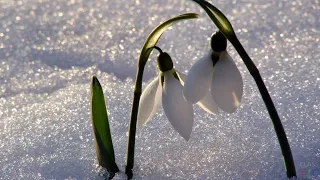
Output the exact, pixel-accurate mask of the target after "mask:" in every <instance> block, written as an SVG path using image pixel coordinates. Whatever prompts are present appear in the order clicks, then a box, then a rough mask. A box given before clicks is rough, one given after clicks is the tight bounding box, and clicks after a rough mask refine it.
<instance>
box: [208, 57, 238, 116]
mask: <svg viewBox="0 0 320 180" xmlns="http://www.w3.org/2000/svg"><path fill="white" fill-rule="evenodd" d="M211 93H212V98H213V99H214V101H215V102H216V103H217V105H218V106H219V108H220V109H222V110H223V111H225V112H227V113H233V112H234V111H235V110H236V109H237V108H238V106H239V105H240V102H241V98H242V93H243V82H242V77H241V74H240V72H239V70H238V68H237V66H236V64H235V63H234V61H233V60H232V58H231V57H230V56H229V54H228V53H227V52H226V51H225V52H222V53H221V55H220V59H219V61H218V62H217V63H216V65H215V67H214V71H213V79H212V86H211Z"/></svg>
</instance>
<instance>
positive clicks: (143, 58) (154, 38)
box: [139, 13, 199, 64]
mask: <svg viewBox="0 0 320 180" xmlns="http://www.w3.org/2000/svg"><path fill="white" fill-rule="evenodd" d="M198 17H199V15H198V14H196V13H186V14H181V15H179V16H176V17H174V18H172V19H169V20H167V21H166V22H164V23H161V24H160V25H159V26H158V27H156V28H155V29H154V30H153V31H152V32H151V33H150V35H149V36H148V38H147V40H146V42H145V43H144V45H143V48H142V51H141V54H140V58H139V64H140V63H142V64H144V63H146V62H147V60H148V58H149V55H150V53H151V51H152V47H153V46H155V45H156V44H157V42H158V41H159V39H160V37H161V35H162V33H163V32H164V31H165V30H166V29H167V28H168V27H170V26H171V25H172V24H174V23H177V22H179V21H181V20H186V19H194V18H198Z"/></svg>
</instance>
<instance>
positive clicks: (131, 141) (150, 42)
mask: <svg viewBox="0 0 320 180" xmlns="http://www.w3.org/2000/svg"><path fill="white" fill-rule="evenodd" d="M197 17H198V14H195V13H187V14H182V15H179V16H176V17H174V18H172V19H169V20H167V21H165V22H163V23H161V24H160V25H159V26H158V27H156V28H155V29H154V30H153V31H152V32H151V33H150V35H149V36H148V38H147V40H146V42H145V43H144V45H143V47H142V51H141V53H140V57H139V62H138V70H137V76H136V82H135V88H134V93H133V104H132V109H131V119H130V125H129V137H128V151H127V166H126V172H125V173H126V174H127V176H128V179H131V178H132V176H133V174H132V168H133V164H134V147H135V138H136V126H137V116H138V109H139V102H140V96H141V92H142V77H143V71H144V67H145V65H146V63H147V60H148V58H149V55H150V53H151V51H152V49H153V48H154V46H155V45H156V44H157V42H158V41H159V39H160V37H161V35H162V33H163V32H164V31H165V30H166V29H167V28H168V27H170V26H171V25H172V24H174V23H176V22H179V21H181V20H185V19H194V18H197Z"/></svg>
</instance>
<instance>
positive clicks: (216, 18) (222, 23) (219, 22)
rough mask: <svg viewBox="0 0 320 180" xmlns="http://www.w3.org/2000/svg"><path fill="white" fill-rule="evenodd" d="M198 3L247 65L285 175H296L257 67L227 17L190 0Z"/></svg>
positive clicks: (216, 9)
mask: <svg viewBox="0 0 320 180" xmlns="http://www.w3.org/2000/svg"><path fill="white" fill-rule="evenodd" d="M192 1H194V2H196V3H197V4H199V5H200V6H201V7H202V8H203V9H204V10H205V11H206V13H207V14H208V16H209V17H210V19H211V20H212V22H213V23H214V24H215V25H216V26H217V27H218V28H219V30H220V31H221V32H222V34H223V35H224V36H225V37H226V38H227V39H228V40H229V41H230V42H231V44H232V45H233V46H234V47H235V49H236V51H237V52H238V53H239V55H240V57H241V58H242V60H243V62H244V63H245V65H246V66H247V68H248V70H249V72H250V74H251V75H252V77H253V78H254V80H255V82H256V84H257V86H258V89H259V91H260V94H261V96H262V99H263V101H264V103H265V105H266V107H267V109H268V112H269V116H270V118H271V120H272V123H273V126H274V129H275V131H276V134H277V137H278V141H279V144H280V147H281V152H282V155H283V158H284V162H285V166H286V170H287V176H288V178H291V177H296V176H297V175H296V169H295V165H294V161H293V158H292V153H291V149H290V145H289V142H288V139H287V136H286V133H285V131H284V128H283V126H282V123H281V121H280V118H279V115H278V113H277V110H276V108H275V107H274V104H273V102H272V99H271V97H270V95H269V92H268V90H267V88H266V86H265V84H264V82H263V80H262V78H261V76H260V73H259V71H258V69H257V67H256V66H255V65H254V63H253V61H252V60H251V58H250V57H249V55H248V54H247V52H246V51H245V50H244V48H243V47H242V45H241V43H240V42H239V40H238V38H237V36H236V34H235V33H234V30H233V28H232V25H231V23H230V22H229V20H228V19H227V17H226V16H225V15H224V14H223V13H222V12H221V11H220V10H219V9H218V8H216V7H215V6H213V5H212V4H210V3H209V2H207V1H205V0H192Z"/></svg>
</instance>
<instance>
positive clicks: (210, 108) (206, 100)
mask: <svg viewBox="0 0 320 180" xmlns="http://www.w3.org/2000/svg"><path fill="white" fill-rule="evenodd" d="M197 104H198V105H199V106H200V107H201V108H202V109H204V110H205V111H207V112H208V113H210V114H217V113H218V111H219V107H218V105H217V104H216V103H215V102H214V100H213V98H212V95H211V91H210V90H209V91H207V93H206V94H205V95H204V97H203V98H202V99H201V100H200V101H199V102H198V103H197Z"/></svg>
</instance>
